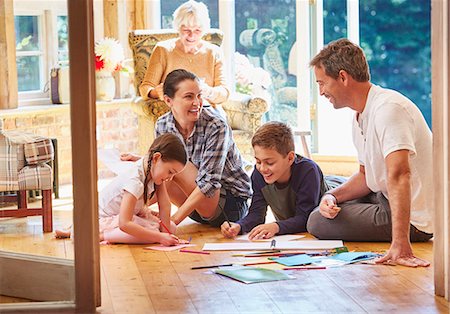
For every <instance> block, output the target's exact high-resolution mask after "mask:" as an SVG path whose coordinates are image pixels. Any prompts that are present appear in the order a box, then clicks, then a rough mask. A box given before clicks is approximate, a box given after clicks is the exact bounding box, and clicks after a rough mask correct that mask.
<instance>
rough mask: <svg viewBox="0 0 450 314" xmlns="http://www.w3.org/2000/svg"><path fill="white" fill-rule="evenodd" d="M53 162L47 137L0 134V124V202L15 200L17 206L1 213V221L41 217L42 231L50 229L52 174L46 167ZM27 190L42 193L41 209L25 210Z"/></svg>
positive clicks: (16, 132) (1, 132)
mask: <svg viewBox="0 0 450 314" xmlns="http://www.w3.org/2000/svg"><path fill="white" fill-rule="evenodd" d="M53 159H54V150H53V145H52V142H51V140H50V139H49V138H45V137H41V136H37V135H34V134H31V133H25V132H23V131H16V130H14V131H2V130H1V121H0V192H3V193H2V194H3V195H2V196H0V200H1V201H2V202H5V201H6V202H10V201H12V200H17V205H18V206H17V209H2V210H0V218H3V217H26V216H37V215H42V227H43V231H44V232H51V231H52V230H53V219H52V188H53V174H52V168H51V167H50V166H49V165H48V164H47V163H48V162H50V161H53ZM29 190H40V191H42V207H41V208H28V205H27V191H29ZM11 192H16V193H15V194H11Z"/></svg>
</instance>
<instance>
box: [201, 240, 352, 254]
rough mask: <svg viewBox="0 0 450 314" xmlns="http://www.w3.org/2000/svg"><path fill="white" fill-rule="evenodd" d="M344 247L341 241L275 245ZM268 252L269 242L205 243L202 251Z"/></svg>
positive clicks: (279, 246)
mask: <svg viewBox="0 0 450 314" xmlns="http://www.w3.org/2000/svg"><path fill="white" fill-rule="evenodd" d="M341 246H344V243H343V242H342V241H341V240H300V241H283V242H278V241H277V243H276V246H275V249H280V250H293V249H294V250H329V249H334V248H337V247H341ZM249 250H270V242H223V243H205V244H204V245H203V251H249Z"/></svg>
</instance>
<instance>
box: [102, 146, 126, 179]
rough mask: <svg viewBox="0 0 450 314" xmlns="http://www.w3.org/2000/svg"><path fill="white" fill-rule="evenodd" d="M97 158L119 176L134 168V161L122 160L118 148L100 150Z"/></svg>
mask: <svg viewBox="0 0 450 314" xmlns="http://www.w3.org/2000/svg"><path fill="white" fill-rule="evenodd" d="M97 158H98V160H100V161H101V162H102V163H103V164H104V165H105V166H106V167H107V168H108V169H109V170H111V171H112V172H114V173H115V174H117V175H119V174H121V173H124V172H127V171H129V170H131V169H132V168H133V167H134V166H133V164H134V162H133V161H122V160H120V152H119V150H118V149H116V148H109V149H106V148H105V149H99V150H98V151H97Z"/></svg>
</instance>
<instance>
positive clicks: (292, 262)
mask: <svg viewBox="0 0 450 314" xmlns="http://www.w3.org/2000/svg"><path fill="white" fill-rule="evenodd" d="M269 259H270V260H273V261H274V262H277V263H279V264H282V265H285V266H300V265H308V264H311V263H312V262H314V259H312V258H311V256H309V255H307V254H298V255H293V256H288V257H278V258H269Z"/></svg>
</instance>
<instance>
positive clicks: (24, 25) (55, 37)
mask: <svg viewBox="0 0 450 314" xmlns="http://www.w3.org/2000/svg"><path fill="white" fill-rule="evenodd" d="M66 10H67V9H66V1H63V0H55V1H42V2H41V1H27V0H16V1H14V28H15V35H16V62H17V83H18V90H19V106H23V105H41V104H49V103H50V96H49V91H48V85H49V79H50V69H51V68H52V67H55V66H58V65H62V64H66V65H67V64H68V41H67V35H68V30H67V25H68V23H67V11H66Z"/></svg>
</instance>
